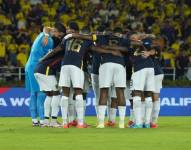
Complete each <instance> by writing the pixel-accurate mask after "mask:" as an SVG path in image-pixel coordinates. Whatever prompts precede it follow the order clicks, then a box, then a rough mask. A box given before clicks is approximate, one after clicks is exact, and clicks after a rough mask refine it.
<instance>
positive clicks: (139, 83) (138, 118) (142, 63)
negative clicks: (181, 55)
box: [131, 38, 155, 128]
mask: <svg viewBox="0 0 191 150" xmlns="http://www.w3.org/2000/svg"><path fill="white" fill-rule="evenodd" d="M142 42H143V47H142V46H141V47H140V49H139V50H138V51H137V52H136V53H135V58H134V59H135V60H134V63H133V69H134V73H133V74H132V87H131V89H132V90H133V111H134V116H135V125H134V126H133V128H142V127H143V123H144V127H145V128H150V118H151V112H152V92H154V90H155V85H154V64H153V61H152V59H151V58H150V57H149V56H150V53H149V51H150V50H151V47H150V45H151V42H152V41H151V40H150V39H149V38H145V39H143V40H142ZM147 51H148V52H147ZM143 52H144V55H143ZM142 95H144V99H145V106H143V107H144V108H145V111H144V112H142V102H141V100H142ZM143 113H144V114H145V115H144V114H143ZM143 116H144V121H143V118H142V117H143Z"/></svg>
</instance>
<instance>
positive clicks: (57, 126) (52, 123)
mask: <svg viewBox="0 0 191 150" xmlns="http://www.w3.org/2000/svg"><path fill="white" fill-rule="evenodd" d="M50 127H52V128H61V125H60V124H59V123H57V122H51V123H50Z"/></svg>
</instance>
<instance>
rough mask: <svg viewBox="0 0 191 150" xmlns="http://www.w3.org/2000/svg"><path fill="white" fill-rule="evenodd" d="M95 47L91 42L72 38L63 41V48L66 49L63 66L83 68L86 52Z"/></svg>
mask: <svg viewBox="0 0 191 150" xmlns="http://www.w3.org/2000/svg"><path fill="white" fill-rule="evenodd" d="M91 45H93V42H92V41H90V40H81V39H75V38H70V39H67V40H63V41H62V47H64V48H65V55H64V63H63V65H74V66H76V67H79V68H81V69H82V68H83V57H84V55H85V53H86V51H87V50H88V49H89V48H90V47H91Z"/></svg>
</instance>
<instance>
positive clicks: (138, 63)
mask: <svg viewBox="0 0 191 150" xmlns="http://www.w3.org/2000/svg"><path fill="white" fill-rule="evenodd" d="M133 59H134V60H133V71H134V72H136V71H139V70H141V69H144V68H154V63H153V61H152V58H151V57H148V58H144V57H142V56H135V57H134V58H133Z"/></svg>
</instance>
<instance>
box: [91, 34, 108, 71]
mask: <svg viewBox="0 0 191 150" xmlns="http://www.w3.org/2000/svg"><path fill="white" fill-rule="evenodd" d="M107 43H108V40H107V36H105V35H97V40H96V45H97V46H99V45H107ZM100 64H101V54H99V53H97V52H93V55H92V70H91V73H93V74H99V67H100Z"/></svg>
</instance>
